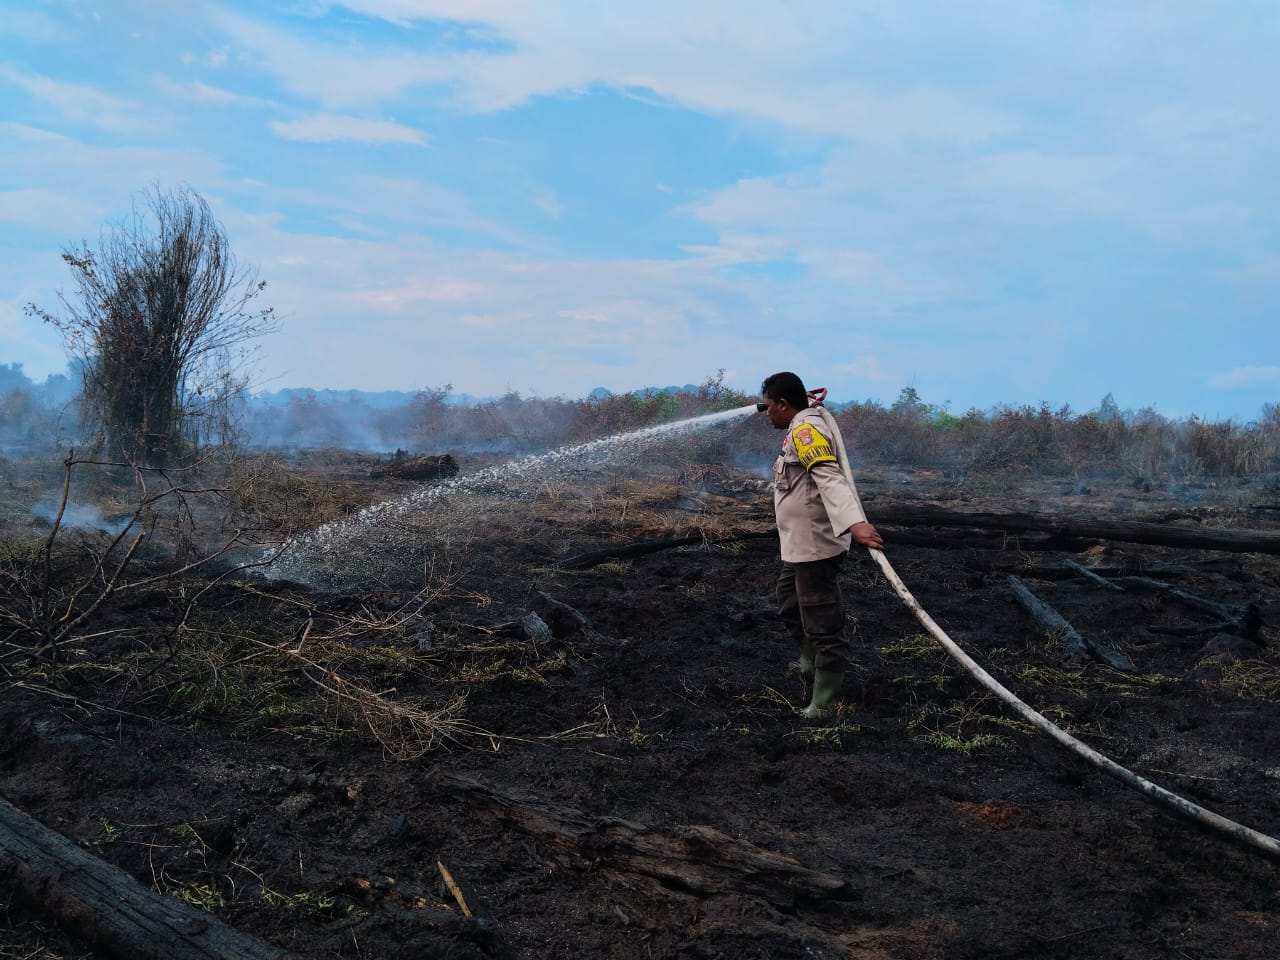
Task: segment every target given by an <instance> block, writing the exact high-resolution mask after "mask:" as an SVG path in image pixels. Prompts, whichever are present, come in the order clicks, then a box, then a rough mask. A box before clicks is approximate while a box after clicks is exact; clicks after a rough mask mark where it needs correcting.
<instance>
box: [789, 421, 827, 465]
mask: <svg viewBox="0 0 1280 960" xmlns="http://www.w3.org/2000/svg"><path fill="white" fill-rule="evenodd" d="M791 443H792V444H793V445H794V446H795V448H796V456H798V457H799V458H800V463H801V464H803V465H804V468H805V469H806V470H810V469H812V468H813V465H814V464H815V463H828V462H830V463H835V462H836V455H835V452H834V451H833V450H832V449H831V441H830V440H828V439H827V438H826V437H824V436H823V435H822V434H821V433H819V432H818V431H817V430H815V429H813V427H811V426H810V425H809V424H807V423H802V424H800V426H798V427H794V428H792V430H791Z"/></svg>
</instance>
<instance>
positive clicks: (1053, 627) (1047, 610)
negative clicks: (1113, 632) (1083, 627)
mask: <svg viewBox="0 0 1280 960" xmlns="http://www.w3.org/2000/svg"><path fill="white" fill-rule="evenodd" d="M1009 586H1010V588H1012V590H1013V595H1014V596H1015V597H1017V598H1018V603H1019V604H1021V605H1022V608H1023V609H1024V610H1026V611H1027V612H1028V613H1030V614H1031V615H1032V616H1033V617H1035V619H1036V620H1037V621H1038V622H1039V623H1040V624H1041V625H1042V626H1043V627H1044V628H1045V629H1046V630H1048V631H1050V632H1051V633H1053V634H1054V635H1055V636H1057V637H1058V638H1059V639H1060V640H1061V641H1062V645H1063V647H1064V649H1065V650H1066V653H1067V656H1068V657H1069V658H1071V659H1073V660H1087V659H1088V658H1089V657H1090V656H1092V657H1095V658H1096V659H1098V660H1100V661H1102V662H1103V663H1105V664H1106V665H1107V666H1109V667H1111V668H1113V669H1115V670H1122V671H1124V672H1125V673H1133V672H1135V671H1136V670H1137V667H1135V666H1134V665H1133V661H1132V660H1130V659H1129V658H1128V657H1127V656H1125V655H1124V654H1123V653H1121V652H1120V651H1118V650H1113V649H1112V648H1111V647H1109V646H1107V645H1106V644H1104V643H1098V642H1097V641H1093V640H1086V639H1085V638H1084V637H1083V636H1081V635H1080V632H1079V631H1078V630H1076V628H1075V627H1073V626H1071V624H1070V623H1068V622H1067V620H1066V618H1064V617H1063V616H1062V614H1060V613H1058V611H1057V610H1055V609H1053V607H1051V606H1049V604H1047V603H1045V602H1044V601H1043V600H1041V599H1040V598H1039V597H1037V596H1036V595H1035V594H1034V593H1032V592H1031V590H1030V588H1028V587H1027V585H1026V584H1025V583H1023V582H1022V581H1021V580H1019V579H1018V578H1017V577H1014V576H1010V577H1009Z"/></svg>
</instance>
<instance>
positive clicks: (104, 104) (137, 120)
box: [0, 67, 150, 133]
mask: <svg viewBox="0 0 1280 960" xmlns="http://www.w3.org/2000/svg"><path fill="white" fill-rule="evenodd" d="M0 76H2V77H4V78H5V79H7V80H8V81H9V82H10V83H13V84H15V85H16V86H19V87H21V88H22V89H23V90H25V91H27V93H28V94H30V95H31V96H32V97H35V98H36V99H37V100H39V101H41V102H42V103H46V104H48V105H49V106H51V107H53V108H54V109H55V110H57V111H58V112H59V113H61V114H62V115H63V116H65V117H67V118H68V119H70V120H74V121H76V122H77V123H87V124H90V125H91V126H95V127H101V128H102V129H104V130H112V131H116V132H121V133H126V132H134V131H137V130H141V129H143V128H145V127H147V126H149V125H150V122H149V121H148V120H147V113H146V111H144V110H143V109H142V107H141V105H140V104H137V103H135V102H133V101H130V100H124V99H121V98H120V97H113V96H111V95H110V94H106V93H102V92H101V91H100V90H98V89H96V88H94V87H90V86H86V85H84V84H79V83H63V82H61V81H59V80H53V79H51V78H49V77H46V76H42V75H40V74H35V73H31V74H28V73H23V72H21V71H19V70H15V69H13V68H11V67H0Z"/></svg>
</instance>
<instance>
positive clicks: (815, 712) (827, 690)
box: [800, 670, 844, 720]
mask: <svg viewBox="0 0 1280 960" xmlns="http://www.w3.org/2000/svg"><path fill="white" fill-rule="evenodd" d="M843 684H844V671H842V670H815V671H814V672H813V698H812V699H811V700H810V701H809V705H808V706H807V707H805V708H804V709H803V710H801V711H800V716H801V717H803V718H804V719H805V720H824V719H826V718H827V717H829V716H831V714H833V713H835V709H836V697H838V696H840V687H841V686H842V685H843Z"/></svg>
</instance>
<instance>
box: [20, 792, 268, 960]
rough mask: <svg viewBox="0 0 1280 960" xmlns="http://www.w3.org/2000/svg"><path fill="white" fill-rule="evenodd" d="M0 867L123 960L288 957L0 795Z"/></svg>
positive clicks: (42, 905)
mask: <svg viewBox="0 0 1280 960" xmlns="http://www.w3.org/2000/svg"><path fill="white" fill-rule="evenodd" d="M0 872H3V874H4V876H5V877H6V878H7V879H8V881H9V882H11V883H13V884H14V885H16V887H17V890H18V892H19V893H20V894H22V896H24V897H25V898H26V899H28V900H30V901H31V902H33V903H35V904H36V905H38V906H39V907H40V908H41V909H42V910H44V911H45V912H46V913H47V914H48V915H49V916H51V917H53V918H54V919H56V920H57V921H58V922H59V923H60V924H62V925H65V926H67V927H69V928H71V929H73V930H74V931H75V932H76V933H77V934H78V935H80V936H82V937H84V938H85V939H86V940H88V941H90V942H92V943H93V944H95V945H96V946H97V947H98V948H100V949H101V950H103V951H104V956H111V957H120V958H124V960H289V958H291V957H292V955H291V954H288V953H286V952H285V951H283V950H281V949H280V948H278V947H275V946H272V945H271V944H269V943H266V942H265V941H262V940H259V939H257V938H256V937H252V936H250V935H249V934H247V933H242V932H240V931H239V930H236V929H235V928H234V927H230V926H228V925H226V924H225V923H222V922H221V921H220V920H218V919H216V918H215V917H213V916H211V915H209V914H208V913H205V912H204V911H202V910H197V909H196V908H195V907H192V906H189V905H188V904H185V903H183V902H182V901H181V900H178V899H176V898H174V897H165V896H161V895H160V894H158V893H155V892H154V891H151V890H148V889H147V888H146V887H144V886H142V884H140V883H138V881H137V880H135V879H134V878H133V877H131V876H130V875H129V874H127V873H125V872H124V871H123V870H121V869H119V868H118V867H114V866H112V865H111V864H109V863H106V862H105V861H103V860H99V859H98V858H97V857H94V856H93V855H91V854H90V853H88V852H86V851H85V850H83V849H81V848H80V847H78V846H76V845H75V844H74V843H72V842H71V841H70V840H67V839H66V838H65V837H63V836H61V835H59V834H57V833H55V832H54V831H52V830H50V829H49V828H48V827H45V826H43V825H42V824H40V823H37V822H36V821H35V820H33V819H31V818H30V817H28V816H27V815H26V814H24V813H22V812H21V811H20V810H18V809H17V808H15V807H14V806H12V805H11V804H9V803H7V802H5V801H4V800H0Z"/></svg>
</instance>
